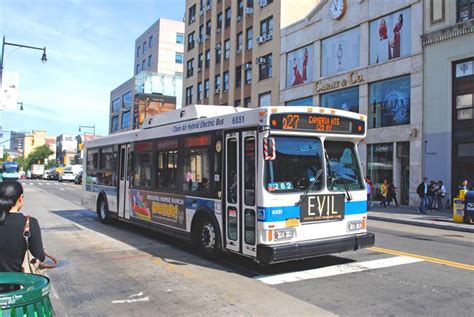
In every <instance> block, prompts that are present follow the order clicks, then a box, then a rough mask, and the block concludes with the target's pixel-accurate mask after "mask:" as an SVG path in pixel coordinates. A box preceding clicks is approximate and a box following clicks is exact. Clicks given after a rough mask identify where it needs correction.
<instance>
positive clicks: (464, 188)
mask: <svg viewBox="0 0 474 317" xmlns="http://www.w3.org/2000/svg"><path fill="white" fill-rule="evenodd" d="M458 189H459V190H469V186H468V182H467V179H465V180H463V181H462V182H461V185H460V186H459V187H458Z"/></svg>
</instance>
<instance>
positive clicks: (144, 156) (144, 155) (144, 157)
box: [133, 142, 153, 187]
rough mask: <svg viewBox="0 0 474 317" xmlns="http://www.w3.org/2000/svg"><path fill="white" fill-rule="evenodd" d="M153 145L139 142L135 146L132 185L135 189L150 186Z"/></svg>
mask: <svg viewBox="0 0 474 317" xmlns="http://www.w3.org/2000/svg"><path fill="white" fill-rule="evenodd" d="M152 150H153V144H152V143H151V142H141V143H137V144H136V145H135V164H134V172H133V176H134V177H133V185H134V186H136V187H151V186H152V168H153V152H152Z"/></svg>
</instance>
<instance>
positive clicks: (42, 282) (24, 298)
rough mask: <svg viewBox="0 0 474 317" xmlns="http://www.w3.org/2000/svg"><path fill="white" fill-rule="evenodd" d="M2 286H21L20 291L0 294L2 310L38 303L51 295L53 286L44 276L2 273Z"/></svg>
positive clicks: (0, 276)
mask: <svg viewBox="0 0 474 317" xmlns="http://www.w3.org/2000/svg"><path fill="white" fill-rule="evenodd" d="M0 284H13V285H20V286H21V287H22V288H21V289H20V290H18V291H13V292H8V293H0V308H6V307H14V306H19V305H25V304H28V303H31V302H37V301H39V300H40V299H42V298H43V297H45V296H47V295H49V291H50V288H51V284H50V283H49V278H47V277H46V276H43V275H35V274H24V273H0Z"/></svg>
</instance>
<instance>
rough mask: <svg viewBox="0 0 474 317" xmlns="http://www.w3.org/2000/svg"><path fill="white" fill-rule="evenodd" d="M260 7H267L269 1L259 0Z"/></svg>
mask: <svg viewBox="0 0 474 317" xmlns="http://www.w3.org/2000/svg"><path fill="white" fill-rule="evenodd" d="M258 5H259V6H260V8H263V7H266V6H267V5H268V0H258Z"/></svg>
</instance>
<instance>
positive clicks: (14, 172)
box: [0, 161, 20, 180]
mask: <svg viewBox="0 0 474 317" xmlns="http://www.w3.org/2000/svg"><path fill="white" fill-rule="evenodd" d="M19 169H20V166H19V165H18V163H17V162H8V161H6V162H3V163H2V164H1V167H0V170H1V173H2V178H3V179H4V180H18V179H19V178H20V171H19Z"/></svg>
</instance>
